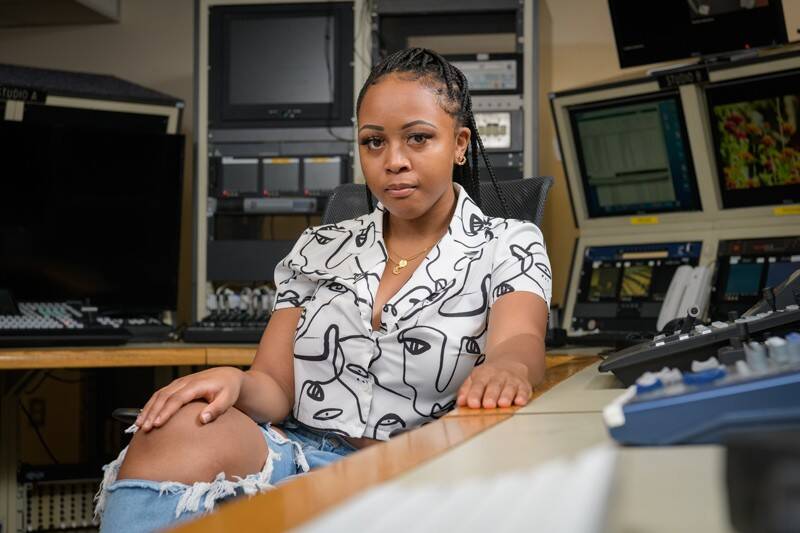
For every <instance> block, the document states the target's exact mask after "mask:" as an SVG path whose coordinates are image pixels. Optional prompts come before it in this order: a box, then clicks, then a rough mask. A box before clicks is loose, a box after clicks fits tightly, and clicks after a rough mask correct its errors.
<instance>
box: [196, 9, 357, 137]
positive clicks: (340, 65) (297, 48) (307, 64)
mask: <svg viewBox="0 0 800 533" xmlns="http://www.w3.org/2000/svg"><path fill="white" fill-rule="evenodd" d="M209 16H210V41H209V50H210V53H209V62H210V70H209V91H210V98H209V106H210V109H209V114H210V124H209V125H210V127H212V128H232V127H233V128H239V127H275V126H281V127H300V126H303V127H308V126H351V125H352V121H351V118H352V116H353V68H352V63H353V4H352V3H351V2H330V3H302V4H271V5H269V4H268V5H232V6H215V7H212V8H211V9H210V15H209Z"/></svg>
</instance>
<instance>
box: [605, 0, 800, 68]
mask: <svg viewBox="0 0 800 533" xmlns="http://www.w3.org/2000/svg"><path fill="white" fill-rule="evenodd" d="M608 7H609V11H610V13H611V22H612V25H613V28H614V38H615V40H616V43H617V55H618V57H619V64H620V66H621V67H622V68H626V67H633V66H636V65H645V64H648V63H657V62H660V61H669V60H672V59H681V58H686V57H691V56H707V55H714V54H721V53H724V52H732V51H738V50H745V49H747V48H755V47H759V46H768V45H775V44H783V43H786V42H788V36H787V34H786V23H785V20H784V16H783V4H782V3H781V1H780V0H750V1H744V0H741V1H740V0H649V1H642V0H609V1H608Z"/></svg>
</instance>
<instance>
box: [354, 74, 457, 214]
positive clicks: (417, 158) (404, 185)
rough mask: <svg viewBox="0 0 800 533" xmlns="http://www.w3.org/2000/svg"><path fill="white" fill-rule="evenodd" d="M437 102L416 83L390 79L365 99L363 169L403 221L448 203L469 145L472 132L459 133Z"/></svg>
mask: <svg viewBox="0 0 800 533" xmlns="http://www.w3.org/2000/svg"><path fill="white" fill-rule="evenodd" d="M438 98H439V97H437V95H436V94H435V93H434V90H433V89H432V88H430V87H426V86H425V85H423V84H422V83H420V82H419V81H418V80H408V79H404V78H402V77H401V76H398V75H396V74H389V75H387V76H385V77H384V78H383V79H381V80H380V81H379V82H378V83H377V84H375V85H372V86H371V87H370V88H369V89H368V90H367V92H366V93H365V95H364V97H363V99H362V100H361V108H360V109H359V111H358V143H359V149H358V153H359V156H360V158H361V169H362V170H363V172H364V177H365V178H366V181H367V186H368V187H369V188H370V190H371V191H372V194H374V195H375V197H376V198H378V200H380V202H381V203H382V204H383V205H384V206H385V207H386V208H387V209H388V210H389V212H390V213H391V214H392V215H394V216H397V217H399V218H402V219H406V220H412V219H415V218H418V217H420V216H422V215H424V214H425V213H427V212H428V211H429V210H430V209H431V208H432V207H433V206H434V205H437V202H441V201H442V200H444V199H446V198H450V196H449V195H448V190H449V191H452V182H453V178H452V175H453V163H454V162H455V160H456V159H457V158H458V157H459V156H460V155H462V154H464V153H465V151H466V149H467V146H468V145H469V135H470V133H469V129H468V128H465V127H460V128H456V121H455V119H454V118H453V117H451V116H450V115H448V114H447V112H446V111H445V110H444V109H443V108H442V106H441V105H440V103H439V100H438ZM449 207H450V206H449V205H448V206H446V208H449Z"/></svg>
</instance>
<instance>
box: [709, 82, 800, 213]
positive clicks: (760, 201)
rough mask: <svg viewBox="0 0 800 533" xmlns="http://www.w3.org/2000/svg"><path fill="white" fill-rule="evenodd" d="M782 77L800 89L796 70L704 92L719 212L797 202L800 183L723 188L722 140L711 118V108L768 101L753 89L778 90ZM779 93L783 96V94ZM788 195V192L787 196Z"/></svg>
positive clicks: (719, 85) (713, 86)
mask: <svg viewBox="0 0 800 533" xmlns="http://www.w3.org/2000/svg"><path fill="white" fill-rule="evenodd" d="M783 78H790V79H794V80H796V83H797V85H796V87H800V71H798V70H795V71H792V72H790V73H786V72H780V73H772V74H768V75H763V76H749V77H746V78H738V79H735V80H730V81H725V82H719V83H714V84H709V85H707V86H706V87H705V89H704V94H705V100H706V110H707V120H708V124H709V129H710V130H711V138H712V143H713V144H712V147H711V148H712V151H713V154H714V155H713V157H714V164H715V173H716V180H715V183H716V184H717V187H718V190H719V198H720V201H721V203H722V205H721V206H720V207H722V209H735V208H742V207H744V208H747V207H763V206H781V205H794V204H798V203H800V184H796V185H783V186H777V187H756V188H749V189H732V190H727V189H726V188H725V177H724V176H723V172H722V170H721V169H722V168H723V167H724V162H723V160H722V155H721V153H720V143H721V139H720V133H719V131H718V129H717V127H716V123H717V119H716V117H715V116H714V106H715V105H725V104H729V103H733V102H737V101H739V102H740V101H743V100H748V99H749V100H752V99H763V98H769V96H764V94H763V92H760V91H757V89H756V87H763V86H762V85H761V84H765V83H766V84H767V85H768V87H777V86H778V84H779V83H781V82H780V81H779V80H781V79H783ZM783 85H784V86H786V82H783ZM781 92H784V94H786V93H785V91H781ZM737 94H738V95H740V96H738V97H736V98H735V99H734V98H733V97H734V96H736V95H737ZM796 94H797V95H798V96H800V89H798V90H797V91H796ZM741 95H744V96H741ZM787 192H788V193H789V195H788V197H787ZM792 193H793V194H792Z"/></svg>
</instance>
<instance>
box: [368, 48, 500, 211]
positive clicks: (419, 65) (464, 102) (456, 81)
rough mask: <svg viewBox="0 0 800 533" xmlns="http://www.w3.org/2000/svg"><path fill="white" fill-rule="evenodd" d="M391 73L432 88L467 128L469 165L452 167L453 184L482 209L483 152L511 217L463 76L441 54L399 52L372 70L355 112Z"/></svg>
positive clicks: (458, 125) (370, 207) (497, 190)
mask: <svg viewBox="0 0 800 533" xmlns="http://www.w3.org/2000/svg"><path fill="white" fill-rule="evenodd" d="M391 73H398V74H402V75H404V76H408V77H410V79H412V80H418V81H419V82H420V83H423V84H425V85H426V86H428V87H430V88H432V89H433V90H434V91H435V92H436V94H437V95H438V96H439V100H440V104H441V106H442V108H443V109H444V110H445V111H446V112H447V114H448V115H450V116H451V117H453V118H454V119H456V123H457V127H463V126H466V127H467V128H468V129H469V132H470V146H469V149H468V154H469V155H468V157H467V161H470V162H469V163H466V164H464V165H453V181H455V182H456V183H458V184H459V185H461V186H462V187H464V189H465V190H466V191H467V194H469V196H470V197H471V198H472V199H473V200H474V201H475V203H476V204H477V205H478V206H479V207H480V205H481V191H480V180H479V178H480V174H479V169H478V151H480V154H481V156H482V157H483V161H484V163H485V164H486V168H487V170H488V171H489V177H490V178H491V180H492V185H493V186H494V190H495V192H496V193H497V197H498V199H499V200H500V204H501V205H502V206H503V211H504V212H505V216H506V218H508V216H509V213H510V210H509V208H508V204H507V203H506V199H505V196H504V195H503V192H502V191H501V190H500V187H499V186H498V185H497V177H496V176H495V174H494V169H493V168H492V165H491V163H489V158H488V157H487V156H486V150H485V149H484V148H483V141H482V140H481V136H480V135H478V127H477V125H476V124H475V115H473V113H472V97H471V96H470V94H469V85H468V83H467V78H466V77H465V76H464V73H463V72H461V70H459V69H458V68H456V67H454V66H453V65H452V64H450V62H449V61H447V60H446V59H445V58H443V57H442V56H441V55H439V54H437V53H436V52H434V51H432V50H428V49H427V48H408V49H406V50H400V51H398V52H395V53H393V54H391V55H389V56H387V57H386V58H385V59H384V60H383V61H381V62H380V63H378V64H377V65H375V66H374V67H372V71H371V72H370V74H369V77H367V81H365V82H364V86H363V87H361V91H360V92H359V93H358V100H357V101H356V113H358V110H359V109H360V108H361V101H362V100H363V99H364V95H365V94H366V93H367V90H368V89H369V88H370V86H372V85H375V84H376V83H378V82H379V81H380V80H381V79H382V78H383V77H384V76H386V75H388V74H391ZM367 205H368V206H369V210H370V211H372V209H373V206H372V194H371V193H370V191H369V188H367Z"/></svg>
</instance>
